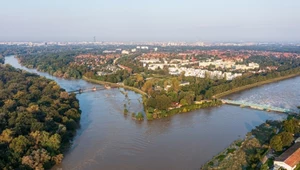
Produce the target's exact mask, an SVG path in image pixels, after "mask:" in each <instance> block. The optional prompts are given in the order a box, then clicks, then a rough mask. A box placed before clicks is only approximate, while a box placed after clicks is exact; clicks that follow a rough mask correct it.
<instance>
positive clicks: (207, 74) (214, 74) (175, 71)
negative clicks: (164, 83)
mask: <svg viewBox="0 0 300 170" xmlns="http://www.w3.org/2000/svg"><path fill="white" fill-rule="evenodd" d="M182 72H184V75H185V76H192V77H199V78H211V79H224V78H225V79H226V80H233V79H234V78H236V77H239V76H242V73H232V72H222V71H218V70H214V71H209V70H202V69H194V68H186V67H180V68H176V67H170V68H169V74H171V75H180V74H181V73H182Z"/></svg>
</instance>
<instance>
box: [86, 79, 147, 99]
mask: <svg viewBox="0 0 300 170" xmlns="http://www.w3.org/2000/svg"><path fill="white" fill-rule="evenodd" d="M82 79H83V80H85V81H88V82H91V83H96V84H101V85H109V86H111V87H117V88H124V89H127V90H131V91H134V92H136V93H139V94H141V95H142V96H147V93H145V92H143V91H142V90H140V89H137V88H135V87H130V86H125V85H121V84H117V83H111V82H106V81H100V80H95V79H91V78H87V77H85V76H82Z"/></svg>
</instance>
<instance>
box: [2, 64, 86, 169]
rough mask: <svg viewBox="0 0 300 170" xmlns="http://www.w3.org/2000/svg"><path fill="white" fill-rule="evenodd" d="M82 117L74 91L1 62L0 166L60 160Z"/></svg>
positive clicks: (36, 165)
mask: <svg viewBox="0 0 300 170" xmlns="http://www.w3.org/2000/svg"><path fill="white" fill-rule="evenodd" d="M79 120H80V110H79V103H78V100H77V99H76V97H75V94H68V93H67V92H66V91H64V90H63V89H61V87H60V86H59V85H58V84H57V83H56V82H54V81H50V80H48V79H45V78H42V77H40V76H38V75H36V74H31V73H28V72H25V71H22V70H19V69H15V68H13V67H11V66H9V65H2V66H1V65H0V169H49V168H51V167H52V166H53V165H54V164H59V163H60V162H61V161H62V159H63V152H64V151H65V150H66V149H67V148H68V147H69V145H70V141H71V140H72V137H73V136H74V135H75V132H76V129H77V127H78V126H79Z"/></svg>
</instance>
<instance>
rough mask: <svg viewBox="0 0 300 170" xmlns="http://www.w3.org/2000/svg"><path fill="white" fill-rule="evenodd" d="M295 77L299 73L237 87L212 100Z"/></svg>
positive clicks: (299, 74)
mask: <svg viewBox="0 0 300 170" xmlns="http://www.w3.org/2000/svg"><path fill="white" fill-rule="evenodd" d="M297 76H300V73H297V74H291V75H287V76H282V77H277V78H274V79H270V80H266V81H261V82H257V83H253V84H249V85H245V86H241V87H237V88H234V89H232V90H228V91H225V92H222V93H219V94H216V95H214V96H213V98H216V99H219V98H222V97H225V96H228V95H230V94H234V93H237V92H241V91H244V90H248V89H252V88H254V87H259V86H262V85H265V84H270V83H275V82H279V81H282V80H286V79H290V78H294V77H297Z"/></svg>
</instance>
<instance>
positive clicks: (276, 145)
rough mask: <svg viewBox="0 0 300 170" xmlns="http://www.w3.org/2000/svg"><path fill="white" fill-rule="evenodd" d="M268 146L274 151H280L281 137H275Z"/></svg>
mask: <svg viewBox="0 0 300 170" xmlns="http://www.w3.org/2000/svg"><path fill="white" fill-rule="evenodd" d="M270 146H271V147H272V148H273V149H274V150H275V151H281V150H282V141H281V136H279V135H275V136H274V137H273V138H272V139H271V141H270Z"/></svg>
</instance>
